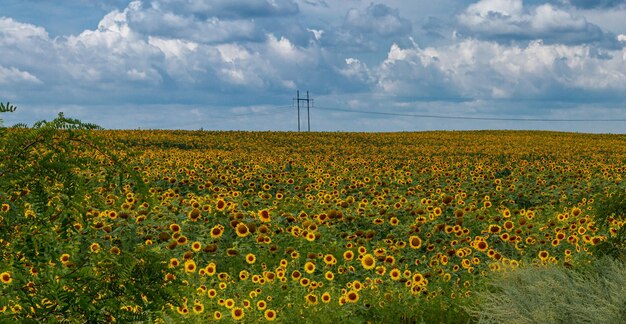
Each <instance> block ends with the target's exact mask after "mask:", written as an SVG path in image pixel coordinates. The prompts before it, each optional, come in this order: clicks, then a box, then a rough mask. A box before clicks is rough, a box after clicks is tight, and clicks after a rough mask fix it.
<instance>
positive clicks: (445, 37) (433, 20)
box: [0, 0, 626, 133]
mask: <svg viewBox="0 0 626 324" xmlns="http://www.w3.org/2000/svg"><path fill="white" fill-rule="evenodd" d="M624 17H626V1H625V0H599V1H588V0H552V1H535V0H525V1H523V0H481V1H467V0H454V1H452V0H439V1H430V0H428V1H427V0H410V1H407V0H389V1H378V2H376V1H372V0H363V1H362V0H341V1H340V0H143V1H127V0H58V1H44V0H0V101H3V102H6V101H10V102H11V103H14V104H16V105H17V106H18V111H17V112H15V113H12V114H3V115H2V116H1V118H2V119H4V123H5V124H7V125H11V124H14V123H17V122H25V123H27V124H32V123H33V122H34V121H36V120H40V119H51V118H53V117H54V116H55V115H56V114H57V113H58V112H59V111H63V112H65V114H66V115H68V116H71V117H75V118H80V119H82V120H84V121H88V122H94V123H97V124H99V125H102V126H104V127H106V128H116V129H136V128H142V129H150V128H161V129H200V128H204V129H220V130H235V129H239V130H296V129H297V111H296V108H294V102H293V98H294V97H295V96H296V91H297V90H301V93H304V92H305V91H307V90H308V91H310V95H311V97H312V98H313V99H314V102H313V108H311V110H310V113H311V117H310V118H311V128H312V130H323V131H420V130H435V129H449V130H457V129H550V130H559V131H577V132H601V133H626V19H624ZM302 104H303V105H304V104H305V103H304V102H302ZM302 115H303V119H302V127H303V129H304V128H306V119H305V118H304V117H305V116H306V111H305V110H302ZM457 117H459V118H457Z"/></svg>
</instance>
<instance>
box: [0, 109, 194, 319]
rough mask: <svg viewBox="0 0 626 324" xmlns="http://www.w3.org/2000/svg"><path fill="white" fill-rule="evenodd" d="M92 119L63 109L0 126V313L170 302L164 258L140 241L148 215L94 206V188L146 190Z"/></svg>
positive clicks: (80, 312) (147, 312)
mask: <svg viewBox="0 0 626 324" xmlns="http://www.w3.org/2000/svg"><path fill="white" fill-rule="evenodd" d="M15 109H16V108H15V106H12V105H10V104H7V105H4V104H3V105H1V106H0V111H1V112H13V111H15ZM97 129H100V127H99V126H97V125H93V124H88V123H83V122H81V121H79V120H76V119H71V118H66V117H65V116H64V115H63V114H62V113H61V114H59V116H58V117H57V118H55V119H54V120H52V121H50V122H47V121H40V122H37V123H35V124H34V125H33V127H32V128H30V129H17V128H11V129H6V128H2V129H0V203H2V211H1V212H0V246H1V247H2V249H1V251H2V252H1V255H0V257H1V259H0V260H1V263H0V272H1V273H2V275H3V277H2V283H1V284H0V320H2V319H3V318H4V319H10V320H29V319H30V320H37V321H65V320H69V321H76V322H102V321H111V320H113V319H117V320H122V321H137V320H149V319H151V318H153V317H155V316H158V314H160V313H161V312H162V311H163V309H164V308H163V305H166V304H168V303H169V304H172V305H176V304H178V303H179V300H180V295H181V293H182V291H180V289H175V288H172V287H173V285H172V283H169V284H168V283H165V282H164V276H165V274H166V273H167V271H168V268H167V264H165V263H163V262H161V258H160V254H159V252H158V251H156V250H154V249H151V248H150V247H149V246H147V245H145V244H144V242H145V237H144V235H146V233H148V232H149V231H150V228H149V227H150V225H147V224H143V223H142V222H140V221H137V219H136V218H134V217H126V218H124V217H121V218H119V219H109V218H110V217H107V216H108V215H106V213H105V211H102V213H103V214H102V215H103V216H105V217H99V216H98V214H99V211H98V207H97V206H106V205H107V201H102V198H101V197H103V195H100V194H104V196H105V197H106V196H107V194H108V196H110V197H112V196H116V195H121V194H122V190H123V189H126V190H133V191H135V192H136V197H138V198H141V197H145V196H147V195H146V194H145V192H146V190H145V188H144V186H142V185H143V181H142V180H141V178H140V177H139V176H138V175H137V174H136V173H134V172H133V171H132V170H129V169H127V168H126V167H125V166H124V165H123V164H122V163H121V162H120V157H118V156H117V154H115V148H116V146H117V144H116V143H114V142H112V141H110V140H106V139H104V138H101V137H98V136H97V134H95V133H94V132H93V130H97ZM116 233H117V234H118V235H113V234H116ZM114 237H115V239H114ZM175 282H176V281H174V283H175Z"/></svg>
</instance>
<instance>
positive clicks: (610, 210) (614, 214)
mask: <svg viewBox="0 0 626 324" xmlns="http://www.w3.org/2000/svg"><path fill="white" fill-rule="evenodd" d="M594 210H595V220H596V223H597V225H598V227H599V228H600V229H601V230H603V231H607V232H609V233H610V235H609V236H608V237H607V239H606V240H605V241H602V242H600V243H598V244H597V245H596V246H595V247H594V253H597V254H600V255H609V256H611V257H614V258H619V259H621V260H622V262H626V226H623V225H622V226H619V225H618V224H620V223H622V224H623V223H624V221H625V220H626V191H621V192H620V191H617V192H613V193H610V194H609V195H607V196H602V197H601V198H599V199H598V200H597V202H596V204H595V206H594Z"/></svg>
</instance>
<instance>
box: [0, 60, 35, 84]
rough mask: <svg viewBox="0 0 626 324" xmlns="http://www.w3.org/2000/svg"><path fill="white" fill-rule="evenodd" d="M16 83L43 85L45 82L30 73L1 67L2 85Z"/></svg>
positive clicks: (0, 78) (0, 77)
mask: <svg viewBox="0 0 626 324" xmlns="http://www.w3.org/2000/svg"><path fill="white" fill-rule="evenodd" d="M15 83H17V84H21V83H31V84H42V83H43V82H41V80H39V79H38V78H37V77H36V76H34V75H32V74H30V73H29V72H26V71H20V70H19V69H17V68H15V67H10V68H6V67H3V66H2V65H0V84H2V85H11V84H15Z"/></svg>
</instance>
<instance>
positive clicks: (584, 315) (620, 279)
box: [468, 257, 626, 323]
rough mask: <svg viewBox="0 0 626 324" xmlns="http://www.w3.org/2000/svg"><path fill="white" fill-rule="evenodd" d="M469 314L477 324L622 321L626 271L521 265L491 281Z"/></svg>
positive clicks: (604, 262) (597, 265)
mask: <svg viewBox="0 0 626 324" xmlns="http://www.w3.org/2000/svg"><path fill="white" fill-rule="evenodd" d="M489 287H490V288H489V289H488V290H487V291H483V292H480V293H478V298H477V303H476V306H474V307H472V308H470V309H468V311H469V312H470V313H471V314H472V315H473V316H474V317H475V318H476V319H477V320H478V321H479V322H480V323H626V267H624V264H623V263H622V262H620V261H618V260H615V259H612V258H608V257H605V258H601V259H599V260H596V261H593V262H592V263H591V264H589V265H587V266H585V267H583V268H581V269H578V270H573V269H568V268H565V267H561V266H552V267H526V268H520V269H518V270H515V271H511V272H505V273H502V274H501V275H499V276H497V277H495V278H493V279H492V280H491V282H490V283H489Z"/></svg>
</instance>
